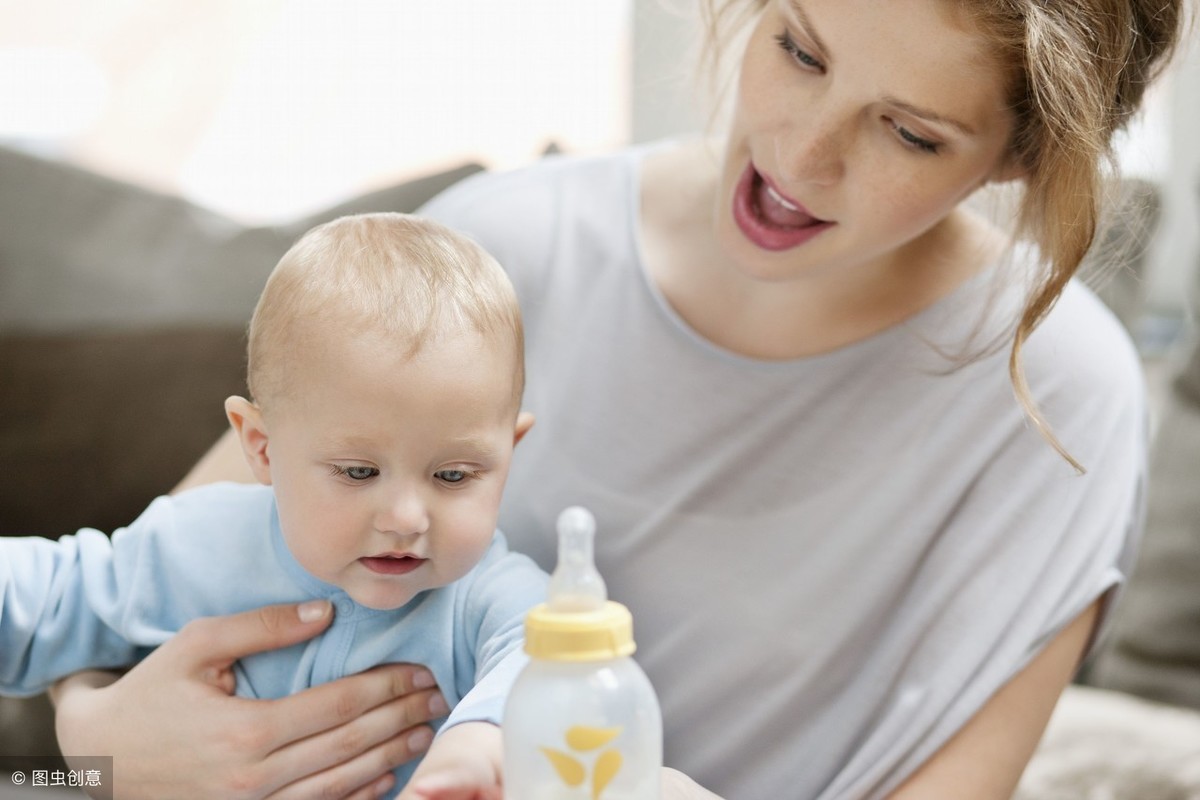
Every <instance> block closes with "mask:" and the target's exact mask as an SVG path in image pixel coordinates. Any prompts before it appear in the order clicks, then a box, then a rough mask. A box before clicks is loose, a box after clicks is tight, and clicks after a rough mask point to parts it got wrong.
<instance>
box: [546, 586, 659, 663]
mask: <svg viewBox="0 0 1200 800" xmlns="http://www.w3.org/2000/svg"><path fill="white" fill-rule="evenodd" d="M635 649H637V646H636V645H635V644H634V642H633V615H632V614H630V613H629V609H627V608H626V607H625V606H623V605H621V604H620V603H615V602H613V601H611V600H608V601H605V603H604V605H602V606H600V607H599V608H596V609H591V610H580V611H551V610H550V608H549V606H547V605H546V604H545V603H542V604H541V605H539V606H536V607H534V608H533V609H532V610H530V612H529V614H528V615H527V616H526V617H525V652H526V653H528V654H529V655H530V657H531V658H543V659H547V660H549V661H604V660H606V659H609V658H620V657H622V656H628V655H632V653H633V651H634V650H635Z"/></svg>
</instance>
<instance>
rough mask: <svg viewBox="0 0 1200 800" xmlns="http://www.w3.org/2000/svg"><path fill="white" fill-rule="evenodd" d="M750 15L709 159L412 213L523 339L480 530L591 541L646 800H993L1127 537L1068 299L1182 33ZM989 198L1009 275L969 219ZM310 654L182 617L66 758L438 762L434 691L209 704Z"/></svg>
mask: <svg viewBox="0 0 1200 800" xmlns="http://www.w3.org/2000/svg"><path fill="white" fill-rule="evenodd" d="M751 5H752V6H753V8H744V7H745V6H746V3H736V2H735V3H732V4H727V5H725V6H722V7H721V8H718V9H710V10H709V14H708V16H707V19H708V21H709V22H710V23H711V25H710V30H711V32H712V36H713V40H714V43H726V42H727V38H728V36H727V33H728V30H729V28H730V27H732V23H733V22H735V21H736V19H735V18H736V17H738V16H739V12H740V11H742V10H746V11H748V12H753V13H752V14H748V15H747V16H750V17H751V18H750V20H749V26H750V34H749V38H748V40H747V42H746V46H745V50H744V53H743V54H742V57H741V62H740V70H739V73H738V79H737V86H736V89H737V91H736V97H735V99H734V102H733V108H732V116H731V121H730V123H729V127H728V131H727V133H726V135H725V138H724V142H723V143H722V144H720V145H719V146H717V147H709V146H707V145H705V144H704V143H694V142H677V143H664V144H661V145H658V146H654V147H649V148H638V149H635V150H632V151H629V152H625V153H620V154H617V155H614V156H610V157H605V158H594V159H558V160H550V161H548V162H546V163H544V164H539V165H536V166H534V167H532V168H530V169H528V170H525V171H523V172H519V173H514V174H509V175H489V176H483V177H480V178H477V179H472V180H470V181H468V182H466V183H465V184H460V185H459V186H458V187H455V188H454V189H452V190H450V191H449V192H448V193H447V194H446V195H444V196H443V197H441V198H439V199H438V200H435V201H434V202H433V203H432V204H431V205H430V206H429V207H428V208H427V209H426V213H428V214H429V215H431V216H433V217H436V218H439V219H441V220H442V221H444V222H446V223H448V224H450V225H452V226H454V227H457V228H460V229H462V230H464V231H466V232H468V233H471V234H472V235H474V236H475V237H476V238H477V239H478V240H479V241H480V242H481V243H483V244H484V245H485V246H486V247H487V248H488V249H489V250H491V251H492V252H493V253H494V254H495V255H496V256H497V258H498V259H499V260H500V262H501V263H502V264H504V265H505V266H506V268H507V269H508V270H509V271H510V273H511V274H512V277H513V280H514V283H515V285H516V287H517V291H518V294H519V295H520V297H521V301H522V306H523V310H524V313H525V315H526V326H527V332H528V333H527V335H528V356H529V386H528V389H527V392H526V407H527V408H528V409H529V410H531V411H533V412H534V413H535V414H536V415H537V417H538V419H539V425H538V428H537V429H535V431H533V432H531V433H530V435H529V437H527V439H526V444H525V445H524V447H525V451H524V452H523V453H521V454H519V456H518V457H517V459H515V460H514V464H513V471H512V474H511V476H510V480H509V488H508V496H507V499H506V501H505V509H504V511H503V513H502V518H501V527H502V528H504V530H505V531H506V532H507V533H508V535H509V537H510V539H511V540H512V542H513V544H514V546H515V547H516V548H517V549H520V550H524V551H525V552H528V553H530V554H531V555H533V556H534V557H535V558H537V559H538V560H539V561H540V562H541V563H542V564H543V565H544V566H545V565H549V564H550V563H551V562H552V559H553V556H552V548H553V537H552V534H551V531H552V520H553V518H554V515H555V514H557V512H558V511H559V510H560V509H561V508H562V507H564V506H566V505H569V504H572V503H582V504H584V505H587V506H589V507H591V508H592V510H593V511H594V512H595V513H596V515H597V517H598V520H599V525H600V529H601V530H600V533H599V537H598V542H597V555H598V561H599V565H600V568H601V571H602V572H603V574H604V575H605V577H606V578H607V579H608V582H609V587H610V592H611V594H612V595H613V596H614V597H616V598H617V599H620V600H622V601H624V602H626V603H627V604H628V605H630V606H631V607H632V609H633V612H634V616H635V619H636V620H637V626H638V641H639V660H640V661H641V663H642V664H643V665H644V666H645V667H646V669H647V671H648V672H649V674H650V676H651V679H652V680H653V682H654V684H655V686H656V688H657V689H658V692H659V695H660V699H661V701H662V705H663V711H664V719H665V724H666V747H667V749H666V760H667V763H668V765H669V766H671V767H674V768H677V769H678V770H679V772H675V771H669V772H668V773H667V774H666V775H665V776H664V787H665V788H664V797H665V798H704V797H712V796H713V795H712V794H711V792H716V793H718V794H719V795H720V796H724V797H729V798H736V800H754V799H755V798H778V797H812V798H817V797H819V798H823V799H827V798H859V797H896V798H930V797H972V798H1002V797H1007V796H1009V795H1010V794H1011V792H1012V790H1013V787H1014V786H1015V785H1016V781H1017V779H1018V778H1019V776H1020V773H1021V770H1022V768H1023V766H1024V764H1025V762H1026V761H1027V760H1028V758H1029V756H1030V754H1031V753H1032V751H1033V748H1034V746H1035V744H1036V742H1037V740H1038V738H1039V736H1040V733H1041V731H1042V728H1043V726H1044V724H1045V722H1046V720H1047V718H1048V716H1049V714H1050V711H1051V709H1052V707H1053V705H1054V702H1055V700H1056V698H1057V696H1058V694H1059V693H1060V692H1061V690H1062V688H1063V686H1064V685H1065V684H1066V683H1067V681H1068V680H1069V679H1070V677H1071V675H1072V674H1073V673H1074V671H1075V669H1076V667H1077V665H1078V663H1079V660H1080V658H1081V657H1082V656H1083V655H1084V654H1085V653H1086V651H1087V649H1088V647H1089V645H1090V643H1091V642H1092V641H1093V639H1094V636H1095V633H1096V631H1097V628H1098V625H1099V623H1100V622H1101V620H1102V619H1103V617H1104V615H1105V614H1106V612H1107V601H1108V600H1109V599H1110V598H1111V595H1112V592H1113V590H1114V589H1115V588H1116V587H1117V586H1118V585H1119V584H1120V582H1121V581H1122V580H1123V578H1124V576H1125V575H1126V574H1127V572H1128V568H1129V564H1130V560H1131V556H1132V549H1133V545H1134V542H1135V541H1136V535H1137V531H1138V526H1139V520H1140V516H1139V513H1140V505H1139V498H1140V491H1141V482H1142V478H1143V463H1142V462H1143V456H1144V448H1145V442H1144V438H1143V431H1144V405H1143V397H1142V390H1141V386H1140V373H1139V371H1138V365H1137V359H1136V355H1135V353H1134V352H1133V349H1132V347H1131V346H1130V343H1129V341H1128V339H1127V337H1125V335H1124V333H1123V332H1122V331H1121V329H1120V327H1119V325H1118V323H1117V322H1116V321H1115V319H1114V318H1113V317H1112V316H1111V315H1110V314H1108V313H1107V312H1106V311H1105V310H1104V309H1103V308H1102V307H1101V305H1100V303H1099V302H1098V301H1097V300H1096V299H1095V297H1094V296H1092V295H1091V294H1090V293H1089V292H1088V291H1087V290H1086V289H1084V288H1082V287H1081V286H1079V285H1077V284H1076V283H1074V282H1072V280H1071V279H1072V276H1073V275H1074V273H1075V271H1076V269H1077V267H1078V265H1079V263H1080V260H1081V259H1082V257H1083V255H1084V252H1085V251H1086V250H1087V249H1088V247H1089V245H1090V243H1091V240H1092V237H1093V233H1094V228H1095V220H1096V216H1097V206H1098V203H1099V199H1100V195H1101V185H1102V181H1101V171H1100V170H1101V166H1102V161H1103V158H1104V156H1105V154H1106V153H1107V148H1108V145H1109V141H1110V139H1111V137H1112V134H1113V132H1114V131H1115V130H1116V129H1117V128H1118V127H1119V126H1120V125H1121V124H1122V123H1123V122H1124V121H1125V120H1126V119H1127V118H1128V117H1129V116H1130V114H1132V113H1133V111H1134V110H1135V108H1136V106H1137V104H1138V102H1139V101H1140V98H1141V94H1142V91H1143V89H1144V87H1145V85H1146V83H1147V82H1148V80H1149V79H1150V77H1151V76H1152V75H1153V74H1154V72H1155V71H1156V69H1157V68H1158V66H1159V65H1160V64H1161V62H1162V60H1163V59H1164V58H1165V56H1166V54H1167V53H1168V51H1169V50H1170V49H1171V47H1172V45H1173V43H1174V41H1175V37H1176V36H1177V26H1178V17H1179V14H1180V11H1179V3H1178V0H1124V1H1122V2H1114V0H1069V1H1068V2H1060V3H1041V2H1037V0H1002V1H1001V2H996V0H989V2H973V3H949V2H946V1H945V0H889V2H886V3H879V2H872V1H871V0H759V2H755V3H752V4H751ZM727 23H728V24H727ZM1002 181H1020V182H1022V183H1023V184H1024V185H1025V187H1026V188H1025V195H1024V199H1023V201H1022V205H1021V213H1020V216H1019V223H1020V228H1021V232H1022V233H1023V234H1025V235H1026V236H1027V237H1028V239H1029V240H1030V242H1031V243H1027V244H1017V245H1011V246H1009V245H1008V244H1007V243H1006V239H1005V237H1004V236H1002V235H1001V234H1000V233H998V232H997V231H996V230H995V229H994V228H992V227H991V226H990V225H989V224H987V223H985V222H984V221H982V220H980V219H979V218H976V217H974V216H972V215H971V214H970V213H969V212H968V211H966V210H965V208H964V207H963V205H962V203H963V201H964V200H965V199H966V198H967V197H968V196H970V195H971V194H972V193H974V192H975V191H976V190H977V189H979V188H981V187H983V186H985V185H986V184H989V183H992V182H1002ZM1035 328H1036V334H1035V333H1034V331H1035ZM1010 382H1011V385H1010ZM1014 394H1015V398H1014ZM227 455H228V452H227V451H221V450H218V451H217V452H216V453H215V454H214V456H213V460H211V461H210V462H208V463H207V464H204V465H202V466H201V468H200V469H199V470H198V473H199V474H197V475H193V476H192V478H191V481H192V482H198V481H203V480H209V479H213V478H218V477H229V476H232V475H234V474H236V473H235V467H233V466H232V464H233V463H234V462H233V461H231V460H229V459H228V458H225V456H227ZM323 624H324V622H323V621H321V620H317V621H315V622H314V621H310V622H307V623H306V622H302V621H301V620H299V618H298V617H297V615H296V613H295V610H294V609H270V610H267V611H264V612H263V613H262V614H261V615H243V616H241V617H235V618H229V619H223V620H205V621H203V624H200V625H197V626H195V627H193V628H191V629H189V630H186V631H185V632H184V633H183V634H181V635H180V636H179V637H178V638H177V639H176V640H174V641H173V642H171V643H169V644H168V645H167V646H165V647H163V648H161V649H160V650H159V651H157V652H156V653H155V654H154V655H152V656H151V657H150V658H149V659H147V661H145V662H144V663H143V664H141V665H139V666H138V667H137V668H135V669H134V670H133V671H132V672H131V673H129V674H128V675H127V676H126V677H124V678H122V679H121V680H119V681H117V682H116V683H114V684H113V685H111V686H109V687H107V688H105V689H103V690H102V691H88V689H89V688H90V687H91V686H92V685H95V684H97V683H99V682H105V681H108V680H111V679H109V678H99V677H97V676H95V675H89V676H84V677H81V678H79V679H77V680H76V681H75V682H74V683H69V684H67V685H66V686H64V687H63V691H62V692H61V697H60V700H59V702H60V722H59V730H60V738H61V740H62V742H63V746H64V749H65V750H67V751H68V752H78V753H85V752H112V751H115V755H116V765H117V769H118V770H122V769H124V771H125V776H126V777H125V778H123V779H122V778H121V776H120V774H119V775H118V778H119V779H121V780H124V782H125V784H126V786H128V787H129V788H128V791H127V792H123V793H122V796H126V794H127V796H128V797H139V796H146V797H165V796H179V795H182V796H223V797H264V796H269V797H280V798H282V797H311V796H329V797H340V796H346V797H354V798H358V797H373V796H377V794H378V793H379V792H382V791H385V790H386V788H387V784H386V781H387V778H386V777H384V778H379V776H381V775H383V773H384V772H385V771H386V770H387V768H388V766H389V765H390V764H391V763H392V762H393V761H394V760H402V759H404V758H407V757H409V756H410V755H412V754H413V753H414V752H417V751H419V750H420V749H421V748H422V747H423V746H424V744H425V743H427V741H428V733H427V732H425V730H424V729H423V728H421V727H420V723H421V722H423V721H425V720H427V719H428V718H429V717H430V716H435V715H436V714H435V711H434V710H431V704H434V705H435V704H436V700H433V699H431V696H430V694H429V691H428V690H427V689H426V690H424V691H420V692H414V691H412V690H413V689H414V686H415V685H416V684H417V683H418V682H419V676H422V675H423V673H422V672H421V671H420V670H417V669H415V668H413V667H394V668H390V669H388V670H382V671H379V672H377V673H375V674H372V675H367V676H359V677H356V678H351V679H345V680H343V681H340V682H338V683H336V684H330V685H327V686H324V687H318V688H317V689H314V690H312V691H311V692H308V693H305V694H302V695H299V696H296V697H293V698H289V699H287V700H284V701H277V702H274V703H271V704H269V705H253V706H252V705H248V704H246V703H244V702H242V701H238V700H236V699H233V698H229V697H226V696H225V695H224V692H223V690H224V689H225V688H226V686H225V685H224V683H223V682H222V676H224V675H226V674H227V668H228V663H229V662H230V661H231V660H232V659H234V658H236V657H238V656H239V655H241V654H243V653H246V652H249V651H251V650H258V649H263V648H268V647H278V646H282V645H285V644H288V643H291V642H294V641H297V640H299V639H303V638H307V637H308V636H311V635H314V634H315V633H316V632H317V630H319V629H320V628H321V627H322V626H323ZM218 642H219V644H218ZM210 648H211V649H210ZM435 707H436V705H435ZM368 709H370V710H369V711H368ZM364 711H365V712H366V713H364ZM118 713H119V714H120V715H121V718H119V719H118V718H117V716H116V715H117V714H118ZM182 713H186V714H187V715H188V719H189V722H190V723H191V725H192V726H194V727H192V728H191V729H190V730H187V731H181V732H175V725H176V724H177V717H178V715H179V714H182ZM131 716H132V717H133V718H134V719H135V720H137V722H136V724H132V725H131V724H129V723H128V722H127V720H129V719H130V717H131ZM414 726H415V727H414ZM397 731H400V733H399V734H397V733H396V732H397ZM168 737H175V738H174V741H172V740H171V739H169V738H168ZM164 742H165V743H164ZM146 753H149V754H152V755H151V756H149V757H148V756H146V755H135V754H146ZM126 754H128V755H126ZM701 785H703V786H705V787H707V789H702V788H700V786H701Z"/></svg>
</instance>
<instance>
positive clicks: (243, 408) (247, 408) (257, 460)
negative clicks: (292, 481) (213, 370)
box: [225, 395, 271, 486]
mask: <svg viewBox="0 0 1200 800" xmlns="http://www.w3.org/2000/svg"><path fill="white" fill-rule="evenodd" d="M225 416H226V417H228V418H229V424H230V426H231V427H232V428H233V432H234V434H235V435H236V436H237V438H238V442H239V443H240V444H241V445H242V453H243V454H244V455H245V456H246V463H247V464H249V465H250V471H251V472H252V473H254V478H255V479H256V480H257V481H258V482H259V483H262V484H265V485H267V486H270V485H271V459H270V457H269V456H268V455H267V426H266V424H265V423H264V422H263V415H262V410H261V409H259V407H258V406H256V405H255V404H254V403H251V402H250V401H249V400H247V399H246V398H244V397H237V396H236V395H235V396H233V397H229V398H227V399H226V400H225Z"/></svg>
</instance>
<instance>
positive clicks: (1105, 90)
mask: <svg viewBox="0 0 1200 800" xmlns="http://www.w3.org/2000/svg"><path fill="white" fill-rule="evenodd" d="M767 2H768V0H704V2H703V3H702V7H703V9H704V13H703V21H704V31H705V37H706V47H705V48H704V51H703V55H704V57H705V59H706V60H707V61H708V67H709V69H708V72H707V74H708V75H709V76H710V77H711V78H712V79H713V82H714V86H716V87H717V92H718V94H719V93H720V92H722V91H723V90H724V87H723V85H722V78H721V74H722V73H721V60H722V50H723V49H725V48H727V46H728V44H729V43H730V41H731V40H732V38H733V36H734V35H735V34H736V32H737V31H738V30H740V29H742V28H744V27H745V26H746V24H747V23H748V22H749V21H750V20H752V19H754V18H755V17H756V16H757V13H758V12H760V11H761V10H762V9H763V8H764V7H765V6H766V4H767ZM955 6H956V8H957V9H959V10H960V11H962V12H964V13H965V14H966V15H967V19H969V20H970V21H971V22H972V23H973V24H974V25H975V26H976V27H977V29H978V30H979V31H980V32H981V33H982V34H983V35H984V36H985V37H986V38H987V39H988V41H989V42H991V43H992V46H993V48H994V51H993V52H994V54H995V57H996V59H997V63H998V64H999V65H1001V67H1002V68H1007V69H1008V70H1009V80H1010V83H1009V86H1010V97H1009V104H1010V105H1009V107H1010V108H1011V109H1012V111H1013V114H1014V118H1015V125H1014V132H1013V136H1012V140H1011V141H1010V143H1009V159H1010V161H1011V163H1012V164H1014V165H1016V166H1019V167H1020V168H1021V169H1022V171H1023V173H1024V175H1025V190H1024V193H1023V197H1022V199H1021V202H1020V206H1019V209H1018V214H1017V228H1016V231H1015V232H1014V238H1028V239H1030V240H1032V241H1033V242H1034V243H1036V244H1037V245H1038V248H1039V250H1040V253H1041V258H1042V263H1041V264H1040V268H1039V270H1038V274H1037V275H1036V276H1035V278H1034V280H1033V285H1032V287H1031V289H1030V291H1029V294H1028V296H1027V298H1026V302H1025V306H1024V308H1023V309H1022V310H1021V313H1020V317H1019V319H1018V320H1017V323H1016V328H1015V332H1014V334H1013V338H1012V342H1011V349H1010V351H1009V375H1010V378H1011V381H1012V384H1013V389H1014V392H1015V393H1016V396H1017V399H1018V400H1019V402H1020V403H1021V406H1022V407H1023V408H1024V409H1025V413H1026V414H1027V416H1028V417H1029V419H1030V420H1031V421H1032V423H1033V424H1034V426H1035V427H1036V428H1037V429H1038V431H1039V432H1040V433H1041V435H1042V436H1043V437H1044V438H1045V439H1046V440H1047V441H1048V442H1049V443H1050V444H1051V446H1053V447H1054V449H1055V450H1056V451H1057V452H1058V453H1059V454H1060V455H1062V456H1063V458H1065V459H1066V460H1067V461H1069V462H1070V463H1071V465H1072V466H1074V467H1075V468H1076V469H1077V470H1078V471H1080V472H1083V467H1082V466H1081V465H1080V464H1079V463H1078V462H1077V461H1076V460H1075V459H1074V458H1073V457H1072V456H1071V455H1070V454H1069V453H1068V452H1067V451H1066V449H1065V448H1064V447H1063V446H1062V444H1061V443H1060V442H1059V441H1058V439H1057V437H1055V435H1054V433H1053V431H1051V430H1050V427H1049V425H1048V424H1047V423H1046V420H1045V418H1044V417H1043V416H1042V414H1041V412H1040V411H1039V410H1038V408H1037V405H1036V403H1035V402H1034V400H1033V396H1032V394H1031V393H1030V390H1029V386H1028V384H1027V383H1026V380H1025V375H1024V371H1023V369H1022V363H1021V350H1022V347H1023V346H1024V344H1025V342H1026V340H1027V339H1028V338H1029V336H1030V334H1032V333H1033V331H1034V330H1035V329H1036V328H1037V326H1038V325H1039V324H1040V323H1041V321H1042V320H1043V319H1044V318H1045V317H1046V314H1048V313H1049V312H1050V310H1051V309H1052V308H1053V307H1054V304H1055V303H1056V302H1057V301H1058V298H1059V297H1060V296H1061V294H1062V292H1063V289H1064V288H1065V287H1066V285H1067V283H1068V282H1069V281H1070V280H1071V278H1072V277H1073V276H1074V275H1075V273H1076V272H1077V270H1078V269H1079V265H1080V263H1081V262H1082V261H1083V257H1084V255H1085V254H1087V252H1088V250H1089V249H1090V248H1091V246H1092V242H1093V240H1094V239H1095V236H1096V228H1097V221H1098V219H1099V217H1100V210H1101V200H1102V198H1103V197H1104V194H1105V180H1104V171H1105V168H1106V167H1108V166H1111V165H1112V162H1113V153H1112V146H1111V145H1112V139H1113V134H1114V133H1115V132H1116V131H1117V130H1119V129H1120V128H1121V127H1122V126H1123V125H1124V124H1125V123H1126V122H1128V121H1129V119H1130V117H1132V116H1133V114H1134V113H1135V112H1136V111H1137V109H1138V107H1139V105H1140V103H1141V100H1142V95H1143V93H1144V92H1145V89H1146V87H1147V86H1148V85H1149V84H1150V83H1151V82H1152V81H1153V79H1154V78H1155V77H1156V76H1157V75H1158V73H1159V72H1160V71H1161V70H1162V68H1163V66H1164V64H1165V63H1166V61H1167V60H1168V58H1169V56H1170V54H1171V52H1172V51H1173V50H1174V47H1175V45H1176V42H1177V41H1178V38H1179V36H1180V28H1181V27H1182V17H1183V11H1182V7H1181V6H1182V0H1054V2H1050V1H1049V0H977V2H973V3H966V2H956V3H955Z"/></svg>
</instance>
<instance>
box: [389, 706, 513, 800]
mask: <svg viewBox="0 0 1200 800" xmlns="http://www.w3.org/2000/svg"><path fill="white" fill-rule="evenodd" d="M502 753H503V744H502V740H501V736H500V728H498V727H497V726H495V725H492V724H491V723H490V722H464V723H462V724H460V725H455V726H453V727H452V728H450V729H449V730H446V731H443V732H442V733H441V734H440V735H439V736H438V737H437V738H436V739H435V740H434V742H433V744H432V745H431V746H430V748H429V752H428V753H427V754H426V755H425V759H424V760H423V761H422V762H421V765H420V766H419V767H417V771H416V772H415V773H414V774H413V776H412V780H410V781H409V782H408V786H407V787H405V789H404V791H403V792H401V793H400V798H399V800H500V799H501V796H502V794H503V792H502V782H501V778H500V772H501V767H502V759H503V756H502Z"/></svg>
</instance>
